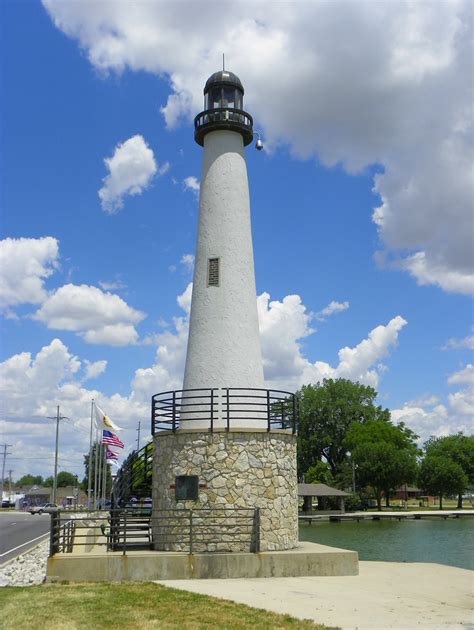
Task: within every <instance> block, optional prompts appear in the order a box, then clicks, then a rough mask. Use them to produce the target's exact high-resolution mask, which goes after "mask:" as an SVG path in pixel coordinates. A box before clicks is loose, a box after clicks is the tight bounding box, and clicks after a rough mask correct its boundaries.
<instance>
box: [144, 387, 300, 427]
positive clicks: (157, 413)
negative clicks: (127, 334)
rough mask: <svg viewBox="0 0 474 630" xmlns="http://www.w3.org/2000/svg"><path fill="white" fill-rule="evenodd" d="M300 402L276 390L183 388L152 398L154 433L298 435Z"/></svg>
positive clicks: (290, 394) (294, 396)
mask: <svg viewBox="0 0 474 630" xmlns="http://www.w3.org/2000/svg"><path fill="white" fill-rule="evenodd" d="M298 424H299V399H298V397H297V396H296V395H295V394H292V393H290V392H285V391H281V390H277V389H255V388H251V387H245V388H243V387H225V388H210V389H182V390H176V391H169V392H162V393H159V394H155V395H154V396H153V397H152V404H151V433H152V435H155V433H157V432H160V431H172V432H175V431H177V430H178V429H179V428H189V429H192V428H199V429H202V430H208V431H210V432H213V431H215V430H216V429H225V430H227V431H229V430H232V429H239V428H242V427H244V426H245V428H248V429H252V427H255V428H265V429H266V430H267V431H271V430H272V429H283V430H289V431H291V432H292V433H296V431H297V429H298Z"/></svg>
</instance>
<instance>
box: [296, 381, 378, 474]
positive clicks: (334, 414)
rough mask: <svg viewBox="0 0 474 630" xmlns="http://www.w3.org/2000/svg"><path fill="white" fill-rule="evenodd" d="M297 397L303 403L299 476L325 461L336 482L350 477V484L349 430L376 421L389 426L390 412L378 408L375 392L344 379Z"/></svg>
mask: <svg viewBox="0 0 474 630" xmlns="http://www.w3.org/2000/svg"><path fill="white" fill-rule="evenodd" d="M298 393H299V396H300V400H301V419H300V426H299V431H298V475H299V476H301V475H303V474H304V473H306V471H307V470H308V469H309V468H310V467H311V466H314V465H315V464H316V463H317V462H318V461H321V460H322V459H324V460H325V461H326V462H327V463H328V465H329V468H330V470H331V474H332V475H333V477H334V478H335V479H336V480H339V481H340V480H341V478H342V477H344V478H345V477H346V476H347V473H348V474H349V484H350V466H348V464H347V447H346V445H345V439H346V434H347V431H348V430H349V427H350V426H351V424H353V423H357V424H361V423H365V422H369V421H374V420H380V421H385V422H389V421H390V412H389V410H388V409H383V408H382V407H380V406H377V405H375V398H376V397H377V392H376V391H375V389H373V388H372V387H368V386H366V385H361V384H360V383H353V382H352V381H349V380H347V379H343V378H340V379H337V380H333V379H324V381H323V382H322V383H317V384H316V385H305V386H303V387H302V388H301V390H300V391H299V392H298ZM348 471H349V472H348ZM346 481H347V480H346ZM339 485H344V483H341V482H340V483H339Z"/></svg>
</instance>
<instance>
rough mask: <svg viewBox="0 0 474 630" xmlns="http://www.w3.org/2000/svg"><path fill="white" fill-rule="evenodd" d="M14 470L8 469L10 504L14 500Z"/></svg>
mask: <svg viewBox="0 0 474 630" xmlns="http://www.w3.org/2000/svg"><path fill="white" fill-rule="evenodd" d="M12 472H13V470H9V471H8V500H9V501H10V504H11V502H12Z"/></svg>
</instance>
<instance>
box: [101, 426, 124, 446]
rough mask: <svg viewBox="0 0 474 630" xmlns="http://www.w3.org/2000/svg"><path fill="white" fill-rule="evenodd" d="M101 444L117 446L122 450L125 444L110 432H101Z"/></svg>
mask: <svg viewBox="0 0 474 630" xmlns="http://www.w3.org/2000/svg"><path fill="white" fill-rule="evenodd" d="M102 444H110V446H118V447H119V448H123V447H124V446H125V444H124V443H123V442H122V440H121V439H120V438H119V437H118V435H115V433H112V431H105V429H104V431H102Z"/></svg>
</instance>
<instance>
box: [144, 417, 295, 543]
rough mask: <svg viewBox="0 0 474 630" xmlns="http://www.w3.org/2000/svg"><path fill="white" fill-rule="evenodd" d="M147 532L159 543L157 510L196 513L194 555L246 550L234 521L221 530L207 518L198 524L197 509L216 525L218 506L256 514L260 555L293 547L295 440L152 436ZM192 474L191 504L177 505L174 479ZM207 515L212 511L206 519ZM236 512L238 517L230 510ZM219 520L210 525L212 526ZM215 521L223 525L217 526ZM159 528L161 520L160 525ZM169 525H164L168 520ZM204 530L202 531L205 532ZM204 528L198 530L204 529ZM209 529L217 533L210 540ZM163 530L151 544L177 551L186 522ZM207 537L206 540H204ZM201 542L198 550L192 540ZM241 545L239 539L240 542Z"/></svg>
mask: <svg viewBox="0 0 474 630" xmlns="http://www.w3.org/2000/svg"><path fill="white" fill-rule="evenodd" d="M153 452H154V456H153V480H154V481H153V506H154V512H153V517H154V519H153V533H154V539H155V541H158V540H161V541H162V540H163V531H164V530H163V529H162V528H161V525H160V521H159V520H158V517H159V516H160V515H162V514H163V512H162V510H172V509H183V508H184V509H187V510H196V517H197V520H196V522H197V523H199V527H200V528H201V530H200V532H198V534H200V536H199V535H197V537H196V539H197V544H198V547H196V546H195V547H194V551H196V552H198V551H199V552H202V551H210V552H212V551H249V545H248V537H245V536H243V535H240V538H242V540H240V538H239V531H240V530H239V527H238V522H237V520H236V521H233V520H232V517H231V516H230V517H228V518H227V525H226V527H225V531H223V529H222V526H221V527H216V526H215V524H213V523H212V521H211V520H210V519H209V517H208V518H207V520H206V519H203V520H202V521H201V522H199V514H204V513H202V512H201V513H200V512H199V510H203V509H212V513H213V514H214V515H215V516H216V519H219V515H220V514H223V513H224V512H223V510H222V508H227V510H228V512H226V514H228V515H232V513H233V512H232V510H233V509H235V508H246V509H247V510H248V512H240V514H241V515H242V514H248V517H249V518H252V516H253V510H254V508H260V550H261V551H278V550H285V549H293V548H294V547H296V545H297V542H298V496H297V492H298V490H297V488H298V486H297V476H296V436H294V435H292V434H290V433H288V432H286V431H281V430H274V431H270V432H267V431H256V430H245V429H239V430H238V431H225V430H215V431H214V432H213V433H211V432H208V431H200V430H194V431H192V430H189V431H177V432H176V433H159V434H155V437H154V449H153ZM180 475H198V477H199V497H198V500H197V501H176V499H175V478H176V477H177V476H180ZM207 514H208V515H210V514H211V513H210V512H209V513H207ZM234 514H237V512H234ZM217 522H218V520H216V523H217ZM220 522H221V523H222V520H221V521H220ZM161 524H162V522H161ZM168 526H169V522H168ZM206 527H207V529H208V530H207V532H206V531H205V529H206ZM203 528H204V529H203ZM216 529H218V530H219V531H220V535H219V537H218V539H216V534H215V532H216ZM167 531H168V534H169V535H168V538H169V542H168V543H165V544H159V543H157V544H156V545H155V548H157V549H161V550H165V551H184V550H185V548H186V545H185V544H183V542H182V540H183V537H185V536H186V524H183V522H182V521H181V524H178V522H177V521H176V522H175V523H174V525H173V528H172V529H169V530H167ZM206 534H207V536H206ZM204 538H206V539H208V541H210V540H211V539H212V542H206V543H203V544H200V545H199V539H201V540H202V539H204ZM244 539H245V540H244Z"/></svg>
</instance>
